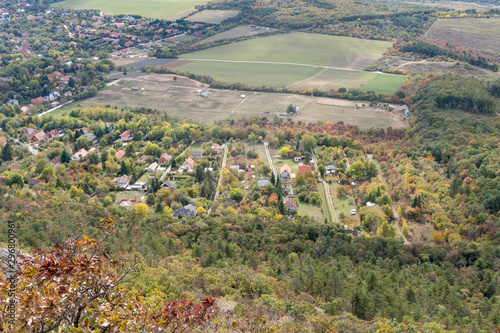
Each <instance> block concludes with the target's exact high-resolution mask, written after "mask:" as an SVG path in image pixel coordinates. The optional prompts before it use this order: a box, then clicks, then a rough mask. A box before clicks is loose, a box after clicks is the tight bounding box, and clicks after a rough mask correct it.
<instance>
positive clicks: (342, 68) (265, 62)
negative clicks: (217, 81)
mask: <svg viewBox="0 0 500 333" xmlns="http://www.w3.org/2000/svg"><path fill="white" fill-rule="evenodd" d="M184 59H185V60H193V61H213V62H228V63H242V64H245V63H246V64H271V65H292V66H304V67H318V68H325V69H336V70H341V71H349V72H361V73H374V74H383V75H391V76H404V75H401V74H392V73H384V72H379V71H374V72H370V71H364V70H362V69H355V68H345V67H334V66H325V65H311V64H301V63H295V62H278V61H253V60H220V59H191V58H184ZM181 67H182V66H181Z"/></svg>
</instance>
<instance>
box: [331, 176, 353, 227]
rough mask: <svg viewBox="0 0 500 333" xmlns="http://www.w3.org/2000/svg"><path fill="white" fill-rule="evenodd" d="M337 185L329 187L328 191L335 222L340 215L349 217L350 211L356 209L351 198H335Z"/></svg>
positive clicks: (338, 219)
mask: <svg viewBox="0 0 500 333" xmlns="http://www.w3.org/2000/svg"><path fill="white" fill-rule="evenodd" d="M338 186H339V185H338V184H337V183H333V184H331V185H330V190H331V193H332V201H333V208H334V210H335V215H336V217H337V221H340V214H341V213H342V214H344V215H345V216H351V209H356V206H355V205H354V198H353V197H352V196H347V197H342V198H339V197H338V196H336V193H337V187H338Z"/></svg>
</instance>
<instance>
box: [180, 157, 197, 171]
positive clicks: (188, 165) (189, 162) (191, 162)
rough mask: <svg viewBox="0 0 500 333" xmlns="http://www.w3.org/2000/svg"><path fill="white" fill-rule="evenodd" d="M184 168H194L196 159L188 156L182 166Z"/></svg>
mask: <svg viewBox="0 0 500 333" xmlns="http://www.w3.org/2000/svg"><path fill="white" fill-rule="evenodd" d="M181 168H182V169H184V170H188V171H189V170H192V169H193V168H194V160H193V159H192V158H191V157H188V158H187V159H186V161H184V163H183V164H182V166H181Z"/></svg>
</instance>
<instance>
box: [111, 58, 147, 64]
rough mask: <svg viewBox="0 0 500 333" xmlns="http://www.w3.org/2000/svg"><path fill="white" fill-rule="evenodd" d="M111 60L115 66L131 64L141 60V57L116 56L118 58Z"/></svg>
mask: <svg viewBox="0 0 500 333" xmlns="http://www.w3.org/2000/svg"><path fill="white" fill-rule="evenodd" d="M111 61H112V62H113V64H115V66H125V65H131V64H133V63H135V62H139V61H141V59H137V58H118V59H111Z"/></svg>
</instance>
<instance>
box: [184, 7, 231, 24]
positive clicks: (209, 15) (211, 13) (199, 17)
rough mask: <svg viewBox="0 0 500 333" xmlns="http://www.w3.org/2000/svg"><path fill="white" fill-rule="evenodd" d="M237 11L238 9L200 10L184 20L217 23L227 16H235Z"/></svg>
mask: <svg viewBox="0 0 500 333" xmlns="http://www.w3.org/2000/svg"><path fill="white" fill-rule="evenodd" d="M239 13H240V11H239V10H202V11H201V12H198V13H196V14H193V15H191V16H189V17H188V18H187V19H186V20H188V21H192V22H202V23H214V24H219V23H221V22H222V21H224V20H226V19H228V18H231V17H235V16H236V15H238V14H239Z"/></svg>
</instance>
